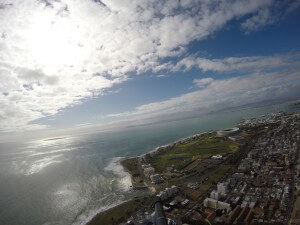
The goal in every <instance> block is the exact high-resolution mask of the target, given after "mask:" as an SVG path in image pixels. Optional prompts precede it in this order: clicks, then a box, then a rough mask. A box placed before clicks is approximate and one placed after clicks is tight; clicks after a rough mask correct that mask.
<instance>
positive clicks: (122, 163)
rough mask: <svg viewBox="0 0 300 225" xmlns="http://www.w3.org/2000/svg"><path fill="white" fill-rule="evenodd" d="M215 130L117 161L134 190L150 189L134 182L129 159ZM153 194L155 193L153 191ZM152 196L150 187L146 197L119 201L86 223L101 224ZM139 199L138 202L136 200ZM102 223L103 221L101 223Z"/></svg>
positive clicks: (87, 224)
mask: <svg viewBox="0 0 300 225" xmlns="http://www.w3.org/2000/svg"><path fill="white" fill-rule="evenodd" d="M212 132H215V131H206V132H201V133H196V134H193V135H189V136H187V137H183V138H179V139H177V140H175V141H172V142H170V143H168V144H164V145H160V146H157V147H155V148H154V149H152V150H150V151H148V152H147V153H144V154H141V155H138V156H132V157H117V159H118V160H116V161H115V162H116V163H117V164H118V165H119V166H121V167H122V169H123V172H125V173H127V174H128V175H129V177H130V181H131V187H130V188H132V189H133V190H139V189H148V188H149V187H148V186H147V185H144V186H141V185H137V183H135V182H134V176H133V175H134V174H133V173H132V171H131V170H130V169H129V168H128V167H127V166H126V165H125V162H126V161H128V160H134V159H136V160H139V159H140V158H141V157H143V156H145V155H146V154H156V153H159V150H160V149H162V148H167V147H173V146H175V145H176V144H180V143H184V142H187V141H189V140H190V139H192V138H195V137H199V136H201V135H205V134H209V133H212ZM152 194H153V193H152ZM150 196H151V190H150V189H149V193H148V194H147V195H145V196H144V197H136V198H132V199H128V200H127V201H124V202H122V203H119V204H117V205H114V206H112V207H110V208H107V209H105V210H103V211H100V212H98V213H96V214H95V215H94V216H93V217H92V218H91V219H90V220H89V221H88V222H86V225H97V224H100V223H98V222H97V221H102V220H103V218H104V220H106V219H107V217H111V216H112V215H115V214H116V212H120V211H123V210H127V209H128V208H131V205H139V201H142V202H145V201H147V200H148V198H149V197H150ZM136 201H138V202H136ZM101 224H102V223H101Z"/></svg>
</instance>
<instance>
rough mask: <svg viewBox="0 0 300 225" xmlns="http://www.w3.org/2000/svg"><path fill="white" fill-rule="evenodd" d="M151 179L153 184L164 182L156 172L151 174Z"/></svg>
mask: <svg viewBox="0 0 300 225" xmlns="http://www.w3.org/2000/svg"><path fill="white" fill-rule="evenodd" d="M150 180H151V182H152V183H153V184H160V183H162V182H163V180H162V179H161V177H160V176H159V174H154V175H151V176H150Z"/></svg>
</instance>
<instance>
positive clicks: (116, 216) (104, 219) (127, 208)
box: [87, 200, 142, 225]
mask: <svg viewBox="0 0 300 225" xmlns="http://www.w3.org/2000/svg"><path fill="white" fill-rule="evenodd" d="M141 204H142V201H141V200H131V201H128V202H125V203H123V204H121V205H118V206H116V207H114V208H111V209H109V210H107V211H105V212H102V213H99V214H98V215H96V216H95V217H94V218H93V219H92V220H91V221H90V222H89V223H88V224H87V225H114V224H119V223H120V222H122V221H124V220H125V219H126V218H128V216H129V215H130V214H132V213H133V212H135V211H136V210H137V209H138V207H139V206H140V205H141Z"/></svg>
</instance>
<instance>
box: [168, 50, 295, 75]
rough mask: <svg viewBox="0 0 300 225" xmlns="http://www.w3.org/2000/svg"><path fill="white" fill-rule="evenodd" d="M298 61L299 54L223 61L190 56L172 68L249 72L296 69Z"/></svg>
mask: <svg viewBox="0 0 300 225" xmlns="http://www.w3.org/2000/svg"><path fill="white" fill-rule="evenodd" d="M299 60H300V53H299V52H297V53H291V54H285V55H275V56H250V57H228V58H224V59H207V58H201V57H194V56H190V57H186V58H183V59H182V60H180V61H179V62H178V63H177V64H176V65H175V66H174V67H173V70H175V71H178V70H181V69H184V70H190V69H191V68H193V67H196V68H198V69H200V70H202V71H203V72H207V71H213V72H237V71H239V72H249V71H261V70H274V69H278V68H289V67H293V68H296V67H300V65H299ZM170 68H172V67H170Z"/></svg>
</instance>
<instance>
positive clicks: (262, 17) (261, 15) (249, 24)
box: [241, 0, 300, 34]
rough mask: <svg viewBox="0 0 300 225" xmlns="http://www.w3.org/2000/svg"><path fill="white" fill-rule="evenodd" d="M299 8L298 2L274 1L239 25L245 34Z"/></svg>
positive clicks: (290, 0)
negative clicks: (271, 4) (270, 5)
mask: <svg viewBox="0 0 300 225" xmlns="http://www.w3.org/2000/svg"><path fill="white" fill-rule="evenodd" d="M299 7H300V3H299V1H294V0H285V1H276V2H274V4H273V6H272V7H269V8H261V9H259V10H258V11H257V12H256V13H254V14H253V15H252V16H250V17H249V18H248V19H247V20H246V21H244V22H243V23H242V24H241V28H242V29H243V30H244V31H245V33H246V34H249V33H250V32H252V31H256V30H259V29H261V28H262V27H264V26H266V25H269V24H272V23H274V22H276V21H278V20H279V19H281V18H283V17H285V16H286V15H287V14H289V13H291V12H293V11H295V10H296V9H298V8H299Z"/></svg>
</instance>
